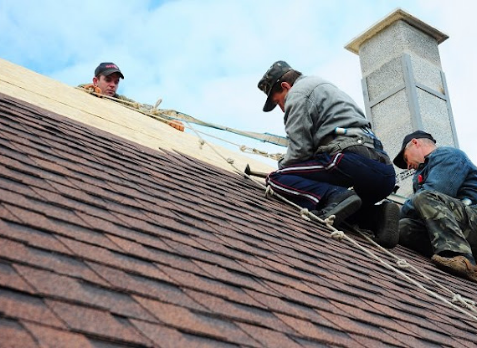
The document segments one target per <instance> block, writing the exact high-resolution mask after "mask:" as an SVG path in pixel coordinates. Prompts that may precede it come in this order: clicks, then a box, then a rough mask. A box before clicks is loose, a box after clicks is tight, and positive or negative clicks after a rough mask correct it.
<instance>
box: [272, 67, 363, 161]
mask: <svg viewBox="0 0 477 348" xmlns="http://www.w3.org/2000/svg"><path fill="white" fill-rule="evenodd" d="M284 121H285V131H286V133H287V136H288V138H289V144H288V149H287V153H286V154H285V156H284V158H282V159H281V160H280V161H279V163H278V167H279V168H283V167H287V166H289V165H291V164H294V163H299V162H303V161H306V160H309V159H311V158H312V157H313V155H314V154H315V152H316V151H317V150H318V147H319V146H322V145H325V144H327V143H328V142H329V141H330V137H331V139H334V138H335V137H334V134H335V129H336V128H337V127H340V128H344V129H360V128H361V127H367V128H370V127H371V126H370V123H369V121H368V120H367V119H366V116H365V115H364V114H363V112H362V111H361V110H360V108H359V107H358V106H357V105H356V103H355V102H354V101H353V99H351V97H350V96H348V95H347V94H346V93H344V92H343V91H341V90H340V89H338V88H337V87H336V86H334V85H333V84H331V83H330V82H328V81H326V80H324V79H322V78H320V77H315V76H300V77H299V78H298V79H297V80H296V81H295V83H294V84H293V86H292V88H291V89H290V90H289V91H288V94H287V96H286V98H285V116H284ZM339 138H342V137H339Z"/></svg>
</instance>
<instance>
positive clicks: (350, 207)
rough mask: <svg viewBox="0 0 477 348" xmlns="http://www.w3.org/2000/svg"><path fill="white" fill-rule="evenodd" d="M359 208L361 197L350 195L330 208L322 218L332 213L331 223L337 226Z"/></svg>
mask: <svg viewBox="0 0 477 348" xmlns="http://www.w3.org/2000/svg"><path fill="white" fill-rule="evenodd" d="M359 208H361V198H359V197H358V196H351V197H348V198H346V199H345V200H344V201H343V202H341V203H340V204H338V205H337V206H336V207H334V208H333V209H331V210H330V211H329V212H328V213H327V214H326V215H325V216H324V218H328V217H330V216H331V215H334V216H335V220H334V222H333V225H334V226H339V225H340V224H341V223H342V222H343V221H344V220H346V219H347V218H348V217H349V216H351V215H353V214H354V213H356V212H357V211H358V210H359Z"/></svg>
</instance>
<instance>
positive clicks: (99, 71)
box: [94, 62, 124, 79]
mask: <svg viewBox="0 0 477 348" xmlns="http://www.w3.org/2000/svg"><path fill="white" fill-rule="evenodd" d="M116 72H117V73H119V76H121V78H122V79H124V75H123V73H122V72H121V70H119V68H118V66H117V65H116V64H114V63H111V62H109V63H101V64H99V65H98V67H97V68H96V69H95V70H94V76H96V77H97V76H99V75H104V76H109V75H111V74H113V73H116Z"/></svg>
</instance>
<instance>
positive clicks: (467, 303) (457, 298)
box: [452, 294, 475, 307]
mask: <svg viewBox="0 0 477 348" xmlns="http://www.w3.org/2000/svg"><path fill="white" fill-rule="evenodd" d="M452 302H457V303H459V304H462V305H464V306H465V307H469V306H475V301H472V300H471V299H468V298H465V297H462V296H461V295H460V294H454V297H453V298H452Z"/></svg>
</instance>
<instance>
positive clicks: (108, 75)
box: [78, 62, 185, 132]
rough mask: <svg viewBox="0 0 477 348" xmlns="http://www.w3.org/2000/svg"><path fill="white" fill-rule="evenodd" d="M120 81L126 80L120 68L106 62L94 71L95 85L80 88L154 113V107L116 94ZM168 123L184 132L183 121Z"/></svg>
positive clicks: (145, 111)
mask: <svg viewBox="0 0 477 348" xmlns="http://www.w3.org/2000/svg"><path fill="white" fill-rule="evenodd" d="M120 79H124V75H123V73H122V72H121V70H120V69H119V67H118V66H117V65H116V64H114V63H112V62H104V63H100V64H99V65H98V66H97V67H96V69H95V70H94V77H93V83H89V84H82V85H79V86H78V87H81V88H83V89H85V90H88V91H91V92H94V93H96V94H97V95H105V96H108V97H112V98H115V100H116V101H118V102H120V103H124V104H126V105H130V106H135V107H137V108H138V110H140V111H142V112H144V113H152V111H153V109H154V107H153V106H152V105H149V104H140V103H137V102H136V101H134V100H133V99H129V98H127V97H125V96H123V95H119V94H117V93H116V91H117V90H118V87H119V81H120ZM166 123H167V124H168V125H169V126H171V127H173V128H176V129H177V130H180V131H182V132H183V131H184V128H185V127H184V124H183V123H182V122H181V121H178V120H167V121H166Z"/></svg>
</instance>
